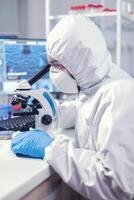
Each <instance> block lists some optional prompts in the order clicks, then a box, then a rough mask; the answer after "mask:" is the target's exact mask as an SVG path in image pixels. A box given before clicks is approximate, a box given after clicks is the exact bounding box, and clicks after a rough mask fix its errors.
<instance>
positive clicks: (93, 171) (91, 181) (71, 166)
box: [45, 136, 117, 200]
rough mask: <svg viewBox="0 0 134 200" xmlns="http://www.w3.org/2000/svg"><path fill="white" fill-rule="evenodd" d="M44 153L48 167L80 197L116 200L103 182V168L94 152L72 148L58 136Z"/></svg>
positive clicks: (62, 137) (68, 141) (64, 139)
mask: <svg viewBox="0 0 134 200" xmlns="http://www.w3.org/2000/svg"><path fill="white" fill-rule="evenodd" d="M45 151H46V160H47V162H48V163H49V164H50V166H51V167H52V168H53V169H54V170H55V171H56V173H57V174H59V176H60V177H61V178H62V180H63V181H64V182H65V183H67V184H68V185H69V186H70V187H72V188H73V189H74V190H75V191H77V192H78V193H80V194H81V195H82V196H84V197H85V198H87V199H91V200H117V198H116V197H114V194H113V193H112V191H111V190H110V189H109V186H108V184H107V181H106V180H105V177H104V175H103V173H104V167H103V164H102V163H101V160H100V158H99V156H98V155H97V153H96V152H94V151H89V150H86V149H77V148H74V147H73V144H72V142H71V141H70V139H69V138H67V137H66V136H58V137H57V139H56V140H55V141H54V142H53V143H52V144H50V146H49V147H47V148H46V150H45Z"/></svg>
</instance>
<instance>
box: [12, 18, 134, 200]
mask: <svg viewBox="0 0 134 200" xmlns="http://www.w3.org/2000/svg"><path fill="white" fill-rule="evenodd" d="M47 54H48V60H49V62H50V64H51V65H52V66H51V68H50V77H51V79H52V81H53V83H54V84H55V86H57V88H58V89H60V90H61V91H63V92H67V93H69V92H70V93H79V94H78V95H79V102H77V103H76V104H75V103H73V102H72V103H71V102H70V103H64V104H63V105H62V104H61V105H60V107H59V112H60V116H59V117H60V125H61V126H62V127H64V128H69V127H72V126H74V125H75V145H74V144H73V143H72V142H71V140H70V139H69V138H68V137H66V136H64V135H62V136H57V137H56V138H55V139H53V140H52V141H50V142H49V144H48V145H46V146H45V145H44V146H43V145H42V146H41V145H40V141H39V139H38V138H39V137H40V134H39V135H38V134H33V136H32V137H33V138H34V139H33V138H30V139H29V141H28V145H29V146H28V149H27V151H26V153H25V154H26V155H32V156H33V157H34V156H35V157H36V154H35V151H34V150H29V149H30V144H31V141H32V140H36V145H35V146H34V147H33V149H34V148H35V150H37V149H36V148H37V147H38V148H43V149H44V148H45V155H44V154H43V157H45V159H46V160H47V162H48V163H49V164H50V166H51V167H52V168H53V169H54V170H55V171H56V173H57V174H59V176H60V177H61V178H62V180H63V181H64V182H65V183H67V184H68V185H69V186H70V187H71V188H73V189H74V190H75V191H77V192H78V193H80V194H81V195H82V196H83V197H85V198H87V199H91V200H131V199H134V95H133V93H134V81H133V79H132V78H131V77H130V76H129V75H128V74H127V73H126V72H124V71H123V70H121V69H119V68H118V66H116V65H115V64H113V62H112V59H111V55H110V53H109V51H108V49H107V47H106V43H105V40H104V38H103V36H102V33H101V32H100V30H99V29H98V27H97V26H96V25H95V24H94V23H93V22H92V21H91V20H90V19H89V18H85V17H82V16H80V15H69V16H67V17H65V18H63V19H62V20H61V21H60V22H59V23H57V25H56V26H55V27H54V28H53V30H52V31H51V32H50V34H49V36H48V39H47ZM48 134H49V133H48ZM44 135H45V134H44ZM26 137H27V136H25V137H24V138H23V141H22V140H20V141H19V136H18V138H16V139H15V138H14V139H13V141H12V146H11V147H12V150H13V152H15V153H16V152H17V153H18V152H19V153H20V152H21V153H22V154H23V147H24V146H25V143H26V142H27V141H26V140H28V138H26ZM16 140H17V141H19V147H17V145H16V143H15V142H16ZM42 141H43V139H42ZM31 148H32V146H31ZM20 149H21V150H20ZM30 151H33V152H32V153H33V154H30V153H29V152H30ZM37 157H38V156H37ZM43 157H42V158H43Z"/></svg>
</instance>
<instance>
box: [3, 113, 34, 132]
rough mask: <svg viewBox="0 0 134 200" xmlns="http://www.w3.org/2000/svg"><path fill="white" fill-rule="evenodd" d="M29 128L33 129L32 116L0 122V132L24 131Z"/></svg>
mask: <svg viewBox="0 0 134 200" xmlns="http://www.w3.org/2000/svg"><path fill="white" fill-rule="evenodd" d="M30 127H32V128H35V116H34V115H28V116H20V117H14V118H10V119H5V120H1V121H0V131H26V130H29V128H30ZM4 133H5V132H3V135H4Z"/></svg>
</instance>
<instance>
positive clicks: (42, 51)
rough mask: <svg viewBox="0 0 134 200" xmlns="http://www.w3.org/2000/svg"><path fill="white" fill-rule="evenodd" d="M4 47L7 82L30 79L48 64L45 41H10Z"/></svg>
mask: <svg viewBox="0 0 134 200" xmlns="http://www.w3.org/2000/svg"><path fill="white" fill-rule="evenodd" d="M4 47H5V65H6V79H7V80H22V79H29V78H30V77H32V76H33V74H35V73H36V72H37V71H39V70H40V69H41V68H42V67H43V66H45V65H47V64H48V61H47V56H46V46H45V41H42V42H41V41H39V42H38V41H25V42H24V41H23V42H20V41H19V42H16V41H15V42H13V41H12V42H11V41H9V42H7V43H5V45H4ZM47 76H48V75H47ZM44 78H46V76H45V77H44Z"/></svg>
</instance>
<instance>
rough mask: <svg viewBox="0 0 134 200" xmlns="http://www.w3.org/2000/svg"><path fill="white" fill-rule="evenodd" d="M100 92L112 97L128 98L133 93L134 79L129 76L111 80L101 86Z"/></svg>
mask: <svg viewBox="0 0 134 200" xmlns="http://www.w3.org/2000/svg"><path fill="white" fill-rule="evenodd" d="M101 92H102V93H103V94H107V95H110V96H112V97H114V96H116V97H124V98H128V97H130V96H132V95H133V94H134V79H132V78H130V79H119V80H114V81H111V82H109V83H107V84H106V85H104V86H103V87H102V88H101ZM133 98H134V95H133Z"/></svg>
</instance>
